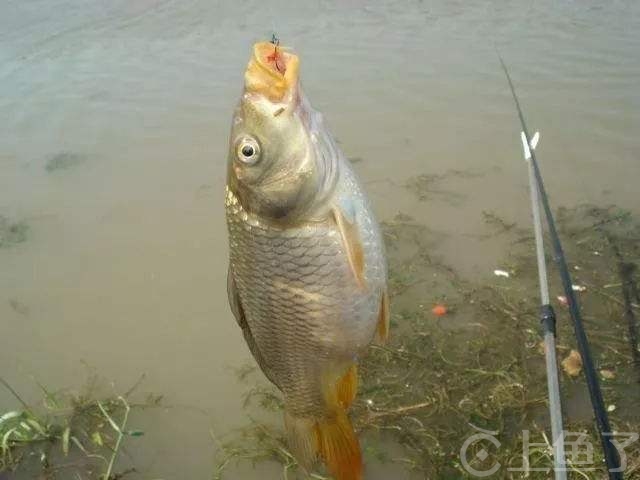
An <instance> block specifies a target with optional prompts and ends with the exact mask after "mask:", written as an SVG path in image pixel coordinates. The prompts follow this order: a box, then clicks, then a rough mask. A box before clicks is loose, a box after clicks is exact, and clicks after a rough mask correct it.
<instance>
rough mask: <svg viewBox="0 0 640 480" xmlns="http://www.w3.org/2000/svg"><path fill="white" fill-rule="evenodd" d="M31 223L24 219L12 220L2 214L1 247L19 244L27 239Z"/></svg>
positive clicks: (0, 219)
mask: <svg viewBox="0 0 640 480" xmlns="http://www.w3.org/2000/svg"><path fill="white" fill-rule="evenodd" d="M28 233H29V225H28V224H27V223H26V222H25V221H24V220H18V221H11V220H9V219H8V218H7V217H4V216H2V215H0V248H8V247H13V246H15V245H18V244H19V243H22V242H24V241H25V240H26V239H27V234H28Z"/></svg>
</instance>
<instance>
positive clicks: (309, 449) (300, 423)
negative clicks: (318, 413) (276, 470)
mask: <svg viewBox="0 0 640 480" xmlns="http://www.w3.org/2000/svg"><path fill="white" fill-rule="evenodd" d="M316 423H317V421H316V419H315V418H307V417H297V416H294V415H292V414H291V413H289V412H288V411H287V410H286V409H285V412H284V426H285V430H286V432H287V443H288V445H289V449H290V450H291V453H292V454H293V456H294V457H295V458H296V460H297V461H298V465H300V467H302V469H303V470H305V473H309V471H310V470H311V467H312V466H313V464H314V463H315V461H316V459H317V457H318V435H317V433H316Z"/></svg>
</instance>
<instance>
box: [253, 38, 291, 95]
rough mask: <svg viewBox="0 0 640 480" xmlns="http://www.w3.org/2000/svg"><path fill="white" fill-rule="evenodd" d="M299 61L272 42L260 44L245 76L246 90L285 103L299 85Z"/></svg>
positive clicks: (257, 45)
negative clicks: (286, 98) (288, 95)
mask: <svg viewBox="0 0 640 480" xmlns="http://www.w3.org/2000/svg"><path fill="white" fill-rule="evenodd" d="M298 66H299V59H298V56H297V55H295V54H294V53H291V52H287V51H285V50H284V49H283V48H282V47H281V46H280V45H277V44H273V43H271V42H258V43H256V44H255V45H254V46H253V55H252V57H251V59H250V60H249V65H247V70H246V71H245V74H244V81H245V90H246V91H247V92H252V93H258V94H262V95H264V96H265V97H267V98H268V99H269V100H271V101H272V102H283V101H285V97H286V96H287V94H289V93H291V92H292V91H293V87H294V86H295V85H296V84H297V83H298Z"/></svg>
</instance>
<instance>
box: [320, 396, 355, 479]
mask: <svg viewBox="0 0 640 480" xmlns="http://www.w3.org/2000/svg"><path fill="white" fill-rule="evenodd" d="M316 435H317V443H318V453H319V455H320V457H321V458H322V459H323V460H324V462H325V463H326V464H327V468H328V469H329V472H331V475H333V476H334V477H335V479H336V480H362V454H361V452H360V443H359V442H358V437H357V436H356V433H355V432H354V430H353V426H352V425H351V420H349V417H348V416H347V413H346V411H345V409H344V408H342V407H338V408H337V409H336V410H335V411H334V412H332V414H331V415H329V416H327V417H326V418H324V419H322V420H319V421H318V422H317V425H316Z"/></svg>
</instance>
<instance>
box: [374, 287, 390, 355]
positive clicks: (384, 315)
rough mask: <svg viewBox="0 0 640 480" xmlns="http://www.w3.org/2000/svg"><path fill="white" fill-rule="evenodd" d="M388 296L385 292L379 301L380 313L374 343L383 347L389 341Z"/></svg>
mask: <svg viewBox="0 0 640 480" xmlns="http://www.w3.org/2000/svg"><path fill="white" fill-rule="evenodd" d="M389 315H390V314H389V294H388V293H387V291H386V290H385V291H384V292H382V297H381V299H380V312H379V313H378V325H377V326H376V343H378V344H380V345H383V344H385V343H386V342H387V340H388V339H389V318H390V317H389Z"/></svg>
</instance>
